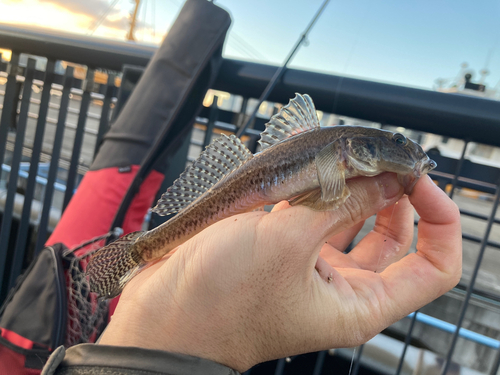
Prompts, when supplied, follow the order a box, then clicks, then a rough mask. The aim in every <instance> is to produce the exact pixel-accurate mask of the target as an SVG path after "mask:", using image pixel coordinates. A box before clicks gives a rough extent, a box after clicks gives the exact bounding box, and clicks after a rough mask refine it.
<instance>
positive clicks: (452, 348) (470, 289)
mask: <svg viewBox="0 0 500 375" xmlns="http://www.w3.org/2000/svg"><path fill="white" fill-rule="evenodd" d="M499 201H500V184H499V185H498V186H497V191H496V194H495V201H494V203H493V208H492V210H491V214H490V218H489V220H488V224H487V226H486V231H485V234H484V237H483V241H482V242H481V247H480V249H479V255H478V257H477V260H476V264H475V266H474V271H473V272H472V277H471V281H470V283H469V287H468V288H467V293H466V294H465V297H464V301H463V302H462V307H461V309H460V314H459V317H458V321H457V323H456V328H455V332H454V333H453V339H452V341H451V345H450V349H449V350H448V353H447V355H446V360H445V362H444V364H443V370H442V372H441V374H442V375H445V374H446V372H447V371H448V367H449V365H450V362H451V357H452V356H453V352H454V351H455V346H456V343H457V340H458V333H459V330H460V327H461V326H462V323H463V320H464V318H465V312H466V311H467V307H468V305H469V300H470V298H471V296H472V292H473V290H474V284H475V282H476V278H477V275H478V273H479V268H480V267H481V262H482V260H483V256H484V252H485V250H486V247H487V244H488V238H489V236H490V233H491V228H492V227H493V221H494V218H495V214H496V212H497V208H498V203H499Z"/></svg>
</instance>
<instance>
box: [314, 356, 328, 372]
mask: <svg viewBox="0 0 500 375" xmlns="http://www.w3.org/2000/svg"><path fill="white" fill-rule="evenodd" d="M326 352H327V351H326V350H322V351H320V352H319V353H318V357H317V358H316V363H315V365H314V370H313V373H312V375H320V374H321V371H322V370H323V364H324V363H325V357H326Z"/></svg>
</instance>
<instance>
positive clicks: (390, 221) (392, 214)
mask: <svg viewBox="0 0 500 375" xmlns="http://www.w3.org/2000/svg"><path fill="white" fill-rule="evenodd" d="M397 204H398V202H396V203H394V205H393V206H392V213H391V218H390V219H389V224H388V225H387V227H386V228H385V236H384V242H383V243H382V248H381V249H380V254H379V255H378V262H377V267H376V268H375V272H377V270H378V267H379V266H380V259H381V258H382V253H383V252H384V245H385V243H386V242H387V234H388V233H389V228H390V227H391V223H392V217H393V216H394V211H395V210H396V205H397Z"/></svg>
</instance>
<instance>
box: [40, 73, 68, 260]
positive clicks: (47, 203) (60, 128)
mask: <svg viewBox="0 0 500 375" xmlns="http://www.w3.org/2000/svg"><path fill="white" fill-rule="evenodd" d="M73 70H74V68H73V67H72V66H68V67H67V68H66V72H65V73H64V80H63V91H62V95H61V104H60V108H59V116H58V118H57V126H56V132H55V135H54V144H53V148H52V156H51V158H50V166H49V173H48V176H47V185H46V187H45V197H44V200H43V209H42V214H41V216H40V223H39V226H38V235H37V239H36V247H35V254H38V253H39V252H40V251H41V250H42V249H43V247H44V245H45V241H46V237H47V229H48V228H47V227H48V224H49V214H50V208H51V206H52V196H53V194H54V182H55V180H56V176H57V172H58V168H59V157H60V155H61V147H62V142H63V135H64V128H65V123H66V115H67V114H68V104H69V94H70V90H71V86H72V85H73Z"/></svg>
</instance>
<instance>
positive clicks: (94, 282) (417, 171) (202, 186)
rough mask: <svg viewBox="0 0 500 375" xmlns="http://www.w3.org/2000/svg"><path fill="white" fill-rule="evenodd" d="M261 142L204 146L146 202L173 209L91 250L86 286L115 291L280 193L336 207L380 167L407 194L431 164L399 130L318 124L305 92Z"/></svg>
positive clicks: (231, 140)
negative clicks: (353, 183) (253, 147)
mask: <svg viewBox="0 0 500 375" xmlns="http://www.w3.org/2000/svg"><path fill="white" fill-rule="evenodd" d="M259 143H260V146H261V150H260V152H258V153H256V154H252V153H251V152H250V151H249V150H248V148H247V147H246V146H245V145H244V144H243V143H242V142H241V140H240V139H238V138H237V137H235V136H234V135H231V136H226V135H222V136H221V137H220V138H218V139H216V140H215V141H214V142H212V143H211V144H210V145H208V146H207V147H206V149H205V150H204V151H203V152H202V153H201V155H200V156H199V158H198V159H197V160H196V161H194V162H193V164H192V165H191V166H189V167H188V168H186V170H185V171H184V172H183V173H182V174H181V175H180V177H179V178H178V179H177V180H176V181H175V182H174V183H173V185H172V186H171V187H170V188H168V189H167V191H166V192H165V193H164V194H163V195H162V197H161V198H160V199H159V200H158V202H157V204H156V206H155V207H154V208H153V209H152V211H153V212H155V213H157V214H159V215H172V214H176V215H175V216H173V217H172V218H170V220H168V221H166V222H165V223H163V224H161V225H159V226H158V227H156V228H154V229H151V230H149V231H139V232H133V233H129V234H127V235H125V236H123V237H121V238H119V239H118V240H116V241H115V242H112V243H111V244H109V245H107V246H105V247H103V248H101V249H100V250H98V251H97V252H96V253H95V255H94V256H93V257H92V258H91V260H90V261H89V264H88V265H87V270H86V273H87V275H88V276H89V283H90V286H91V290H92V291H93V292H96V293H97V294H99V296H100V297H103V298H113V297H115V296H117V295H118V294H120V293H121V291H122V290H123V288H124V286H125V285H126V284H127V282H128V281H130V280H131V279H132V278H133V277H134V276H135V275H136V274H137V273H138V272H140V271H141V270H142V269H143V268H144V267H146V266H147V265H149V264H151V263H152V262H155V261H157V260H159V259H161V258H162V257H163V256H165V255H166V254H168V253H169V252H170V251H172V250H173V249H175V248H177V247H178V246H179V245H181V244H182V243H184V242H186V241H187V240H188V239H190V238H192V237H193V236H195V235H196V234H198V233H200V232H201V231H202V230H204V229H205V228H207V227H208V226H210V225H212V224H214V223H216V222H218V221H220V220H223V219H225V218H227V217H230V216H232V215H236V214H240V213H244V212H250V211H254V210H257V209H260V208H262V207H263V206H264V205H272V204H276V203H278V202H280V201H283V200H288V201H289V203H290V205H292V206H295V205H303V206H306V207H309V208H310V209H313V210H318V211H326V210H335V209H337V208H338V207H339V206H340V205H342V204H343V203H344V202H345V200H346V199H347V198H348V197H349V195H350V192H349V188H348V186H347V184H346V180H348V179H350V178H354V177H357V176H369V177H371V176H376V175H378V174H380V173H383V172H393V173H396V174H397V175H398V181H399V182H400V183H401V185H402V186H403V187H404V188H405V193H407V194H410V193H411V191H412V189H413V187H414V186H415V183H416V182H417V180H418V179H419V178H420V177H421V176H422V175H424V174H426V173H428V172H429V171H431V170H432V169H434V168H435V167H436V162H435V161H433V160H432V159H430V158H429V157H428V156H427V154H426V153H425V152H424V151H423V149H422V147H421V146H420V145H419V144H418V143H416V142H414V141H412V140H411V139H409V138H407V137H405V136H404V135H403V134H400V133H393V132H390V131H387V130H382V129H377V128H370V127H363V126H348V125H338V126H329V127H321V126H320V122H319V119H318V116H317V113H316V109H315V106H314V103H313V101H312V99H311V98H310V96H309V95H307V94H304V95H302V94H296V95H295V97H294V98H293V99H291V100H290V102H289V103H288V104H287V105H286V106H284V107H282V108H281V110H280V111H279V112H278V113H277V114H276V115H274V116H273V117H272V118H271V119H270V121H269V122H268V123H267V124H266V128H265V130H264V131H263V132H262V133H261V138H260V140H259Z"/></svg>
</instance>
